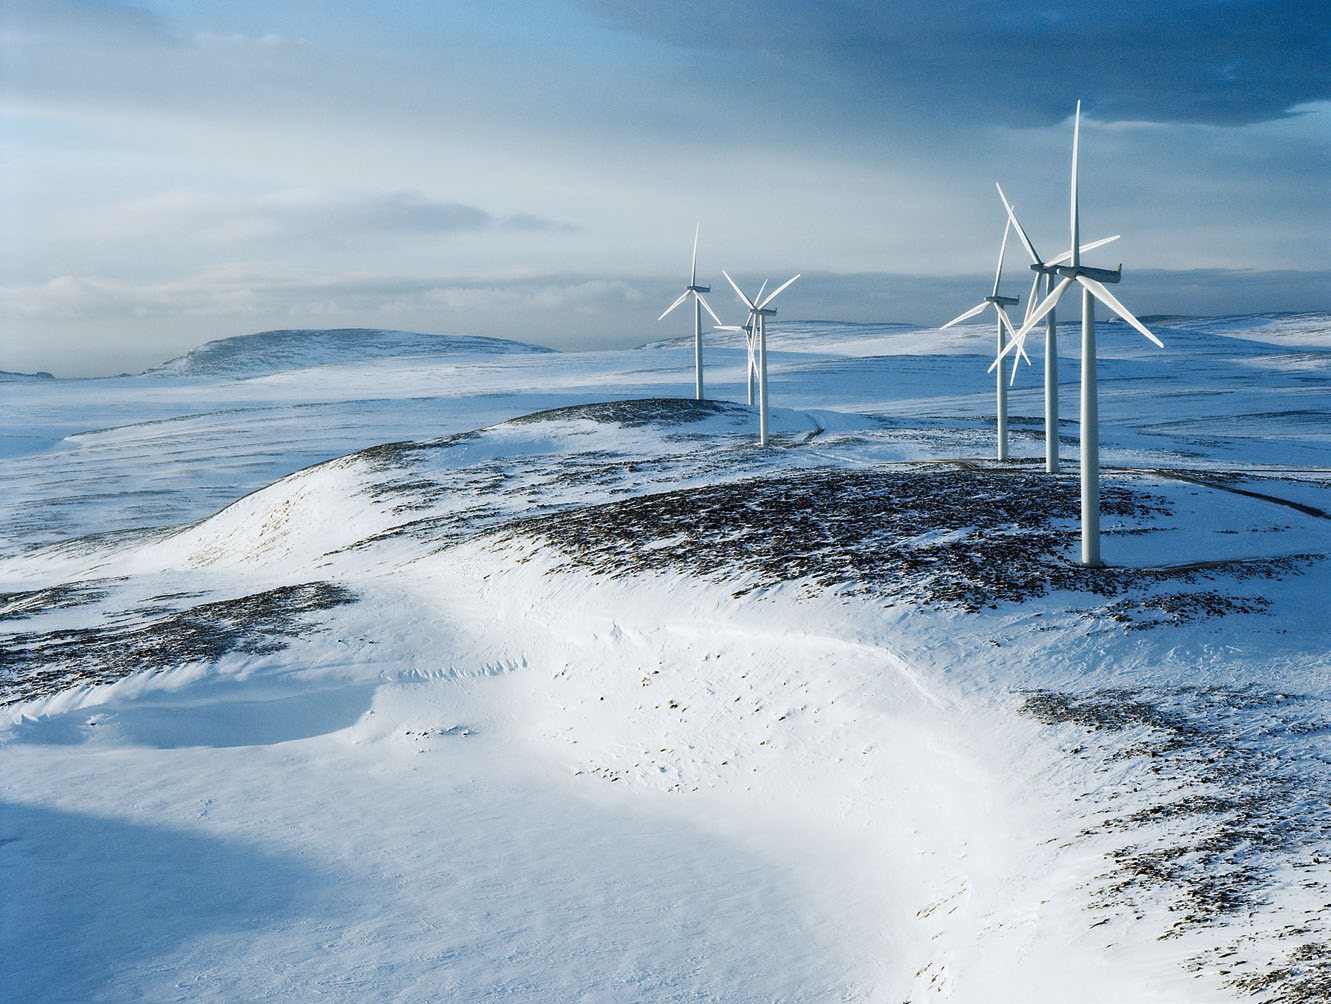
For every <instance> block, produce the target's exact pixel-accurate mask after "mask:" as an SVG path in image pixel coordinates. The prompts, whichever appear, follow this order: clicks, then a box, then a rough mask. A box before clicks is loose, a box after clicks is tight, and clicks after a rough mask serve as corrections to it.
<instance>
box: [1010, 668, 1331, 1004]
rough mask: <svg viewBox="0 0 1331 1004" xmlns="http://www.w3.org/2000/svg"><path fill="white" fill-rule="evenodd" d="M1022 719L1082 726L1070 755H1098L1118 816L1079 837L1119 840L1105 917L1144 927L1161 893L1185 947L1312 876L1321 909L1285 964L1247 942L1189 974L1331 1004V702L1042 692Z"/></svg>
mask: <svg viewBox="0 0 1331 1004" xmlns="http://www.w3.org/2000/svg"><path fill="white" fill-rule="evenodd" d="M1021 711H1022V713H1024V714H1026V715H1029V716H1030V717H1032V718H1035V719H1036V720H1037V721H1040V722H1043V723H1045V724H1046V725H1060V724H1066V725H1073V726H1076V727H1077V728H1079V729H1080V730H1082V732H1081V735H1080V737H1079V738H1078V739H1077V740H1076V742H1075V744H1073V747H1072V748H1069V749H1068V750H1067V751H1066V752H1067V753H1068V754H1069V755H1081V756H1083V757H1093V754H1092V753H1090V752H1088V744H1089V745H1091V746H1095V747H1097V748H1096V749H1095V750H1094V753H1095V754H1098V755H1099V761H1100V762H1099V763H1098V765H1097V766H1096V770H1097V772H1099V773H1100V774H1101V775H1102V776H1104V777H1105V778H1106V780H1105V782H1104V784H1103V786H1102V787H1100V788H1098V789H1097V790H1096V792H1095V797H1096V801H1097V802H1100V803H1101V804H1105V805H1109V806H1111V808H1110V810H1109V811H1108V812H1107V813H1106V814H1105V816H1104V818H1102V819H1101V820H1100V821H1099V823H1098V824H1097V825H1095V826H1092V827H1089V828H1087V829H1086V830H1084V831H1083V832H1082V834H1081V835H1082V836H1083V837H1089V836H1091V835H1095V834H1109V835H1114V836H1115V837H1117V838H1118V839H1119V842H1118V843H1117V844H1116V845H1115V847H1114V848H1113V849H1112V850H1110V851H1109V852H1108V853H1107V855H1106V857H1107V859H1108V860H1109V862H1110V869H1109V871H1108V872H1106V873H1105V874H1103V875H1101V876H1099V877H1098V880H1099V881H1100V883H1101V885H1100V887H1099V889H1098V890H1097V893H1096V896H1095V899H1094V900H1093V905H1094V906H1095V907H1096V908H1097V909H1101V910H1106V911H1108V910H1115V909H1130V910H1135V911H1138V912H1137V916H1138V918H1139V919H1140V918H1141V917H1142V916H1143V915H1144V914H1143V913H1142V912H1141V905H1142V903H1143V902H1144V901H1145V900H1146V899H1147V898H1150V897H1156V896H1163V897H1164V898H1165V900H1166V903H1167V907H1168V910H1169V911H1170V913H1171V914H1172V915H1173V916H1174V917H1175V918H1176V919H1175V920H1174V921H1173V923H1172V924H1171V925H1170V926H1169V927H1168V928H1167V929H1166V930H1165V931H1163V932H1162V933H1161V935H1160V937H1161V938H1171V937H1177V936H1179V935H1182V934H1184V933H1187V932H1189V931H1193V930H1198V929H1216V928H1225V927H1230V926H1231V925H1242V924H1244V923H1245V922H1247V921H1248V920H1250V918H1252V917H1254V916H1256V915H1258V914H1259V913H1260V912H1261V911H1262V910H1264V909H1270V908H1271V907H1272V903H1273V901H1274V899H1275V898H1276V897H1278V896H1279V895H1281V888H1280V887H1281V883H1282V881H1285V880H1284V878H1283V876H1284V875H1287V874H1288V872H1289V870H1290V869H1293V870H1294V871H1295V872H1302V873H1303V874H1305V875H1306V876H1307V877H1306V878H1303V879H1302V880H1301V881H1300V882H1299V883H1298V885H1299V888H1300V890H1301V891H1302V893H1303V894H1304V895H1307V896H1311V897H1314V902H1313V905H1314V906H1315V909H1314V910H1312V911H1308V913H1311V914H1312V916H1311V917H1308V916H1303V917H1300V918H1299V919H1300V920H1301V921H1302V923H1300V924H1288V925H1286V926H1285V927H1283V928H1282V929H1281V930H1280V931H1279V932H1277V937H1278V938H1280V939H1283V940H1287V941H1289V940H1292V941H1296V942H1298V944H1297V945H1295V947H1294V948H1293V949H1291V950H1290V952H1289V954H1288V956H1285V957H1281V958H1265V959H1263V958H1262V957H1261V954H1260V953H1263V952H1264V953H1265V954H1266V955H1267V956H1269V955H1270V948H1269V942H1263V941H1262V940H1261V939H1259V938H1257V937H1254V936H1248V937H1245V938H1241V939H1240V940H1239V941H1237V942H1235V944H1234V945H1231V946H1229V947H1230V949H1231V950H1230V951H1227V952H1222V950H1221V949H1215V950H1214V951H1212V952H1208V953H1205V954H1204V955H1201V956H1198V957H1196V958H1195V959H1194V960H1192V968H1194V969H1202V968H1208V969H1213V970H1215V971H1216V972H1218V973H1219V975H1221V976H1222V977H1225V978H1226V979H1229V980H1230V981H1231V985H1232V986H1234V987H1235V988H1236V989H1239V990H1242V991H1244V992H1246V993H1251V994H1258V993H1265V992H1272V991H1275V990H1278V991H1279V992H1280V996H1278V997H1276V998H1275V999H1278V1000H1281V1001H1300V1002H1303V1001H1322V1000H1328V999H1331V998H1329V997H1327V996H1326V991H1327V989H1328V986H1329V985H1331V984H1328V980H1331V961H1328V957H1327V955H1326V953H1325V948H1326V945H1325V941H1326V939H1327V938H1328V937H1329V936H1331V927H1328V921H1331V888H1328V884H1327V882H1326V880H1325V877H1324V876H1325V875H1326V873H1327V870H1328V869H1327V867H1326V865H1327V864H1328V862H1329V861H1331V851H1329V850H1328V848H1329V847H1331V780H1329V778H1331V755H1329V752H1331V751H1328V749H1327V747H1326V735H1327V733H1328V730H1331V700H1328V699H1326V698H1316V697H1308V696H1300V695H1291V694H1285V693H1276V692H1272V691H1269V690H1263V689H1261V688H1257V687H1248V688H1230V687H1177V688H1168V689H1126V688H1123V689H1104V690H1096V691H1093V692H1090V693H1086V694H1069V693H1061V692H1055V691H1048V690H1039V691H1034V692H1031V693H1029V694H1028V695H1027V696H1026V700H1025V703H1024V704H1023V705H1022V707H1021ZM1093 762H1094V760H1093ZM1125 766H1127V767H1129V768H1131V769H1128V770H1125V769H1124V768H1125ZM1111 777H1112V778H1113V779H1114V780H1112V781H1111V780H1109V778H1111ZM1088 794H1089V793H1088ZM1262 944H1267V945H1268V947H1267V948H1265V949H1263V948H1262V947H1261V946H1262ZM1240 949H1242V950H1243V951H1242V954H1243V955H1244V956H1246V958H1245V959H1244V960H1243V966H1244V968H1243V969H1241V970H1239V969H1236V968H1235V967H1236V965H1237V964H1238V963H1236V962H1235V957H1236V954H1237V953H1239V951H1240ZM1239 974H1245V975H1239Z"/></svg>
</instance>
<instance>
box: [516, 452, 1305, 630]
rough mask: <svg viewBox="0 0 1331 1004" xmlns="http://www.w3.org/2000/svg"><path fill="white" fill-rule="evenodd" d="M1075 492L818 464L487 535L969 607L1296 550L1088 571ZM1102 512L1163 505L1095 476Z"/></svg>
mask: <svg viewBox="0 0 1331 1004" xmlns="http://www.w3.org/2000/svg"><path fill="white" fill-rule="evenodd" d="M1079 499H1080V496H1079V489H1078V486H1077V482H1076V480H1075V478H1074V477H1073V476H1071V475H1068V476H1065V477H1060V478H1057V479H1051V478H1049V477H1048V476H1047V475H1045V474H1044V473H1042V472H1036V471H1032V472H1024V471H1012V470H989V469H986V468H983V467H979V466H975V465H968V464H959V465H957V466H955V467H947V466H942V465H930V466H929V467H927V468H917V469H907V470H849V471H848V470H844V469H834V470H818V471H813V472H799V473H794V474H782V475H780V476H776V477H765V478H760V479H748V480H741V481H734V482H730V483H727V484H717V485H705V486H701V487H696V488H687V489H680V490H676V491H669V492H664V493H660V494H653V495H646V496H639V497H634V498H628V499H623V500H620V501H615V502H609V503H605V504H601V505H595V506H587V507H582V508H577V509H569V510H566V511H561V512H556V513H553V514H550V515H546V516H540V517H536V518H533V519H528V520H523V521H520V522H517V523H514V524H513V525H511V526H510V527H508V528H505V529H503V530H501V531H499V536H498V539H499V541H500V542H503V543H507V544H513V545H520V544H521V542H522V541H523V539H524V538H526V539H528V540H530V539H533V538H534V539H535V540H537V541H540V542H543V543H545V544H548V545H550V546H551V547H553V548H555V549H556V550H557V551H558V553H559V554H561V555H562V556H563V557H564V558H565V561H566V564H565V565H564V566H561V567H569V568H576V569H581V570H586V571H590V572H593V573H596V574H602V575H608V576H611V577H621V576H628V575H638V574H647V573H656V572H665V571H681V572H687V573H690V574H692V575H695V576H698V577H702V578H708V579H712V580H714V581H721V580H736V579H738V580H740V581H741V582H742V585H740V586H739V588H738V589H737V590H736V593H735V595H737V596H738V595H742V594H744V593H748V592H751V591H753V590H756V589H761V588H764V587H768V586H773V585H777V584H780V583H785V582H802V583H803V584H804V585H805V586H806V587H807V588H808V589H809V590H810V592H816V591H818V590H823V589H835V590H837V591H839V592H841V593H844V594H854V595H863V594H867V595H878V596H885V597H890V598H892V599H893V600H904V601H906V602H911V603H915V604H918V605H923V606H929V605H941V606H948V607H953V608H960V609H962V610H967V611H972V612H973V611H978V610H981V609H984V608H992V607H996V606H997V605H998V604H999V603H1020V602H1023V601H1025V600H1028V599H1031V598H1033V597H1039V596H1043V595H1046V594H1048V593H1050V592H1052V591H1055V590H1073V591H1079V592H1089V593H1092V594H1096V595H1100V596H1104V597H1117V596H1122V595H1123V594H1125V593H1127V592H1128V591H1129V590H1133V591H1134V592H1138V593H1146V594H1150V593H1152V591H1156V592H1158V591H1159V590H1158V587H1159V584H1160V583H1162V582H1166V581H1168V582H1174V583H1196V582H1198V581H1201V580H1211V579H1215V578H1219V577H1220V576H1222V575H1229V576H1232V577H1235V578H1240V579H1242V578H1245V577H1247V578H1251V577H1265V578H1272V577H1278V576H1279V575H1282V574H1285V573H1287V572H1294V571H1297V570H1298V567H1299V563H1298V561H1295V560H1286V561H1284V562H1281V561H1264V562H1257V563H1253V562H1233V563H1229V564H1228V565H1224V564H1216V565H1208V566H1204V567H1203V566H1189V567H1184V568H1178V569H1154V570H1148V569H1130V568H1101V569H1087V568H1084V567H1082V566H1081V565H1079V564H1077V563H1075V561H1074V560H1073V559H1074V558H1075V555H1076V546H1077V542H1078V540H1079V531H1078V529H1077V523H1076V520H1077V518H1078V515H1079V511H1080V510H1079V505H1080V502H1079ZM1101 511H1102V513H1103V514H1104V516H1105V517H1107V518H1109V519H1111V520H1112V519H1118V520H1122V521H1137V522H1147V523H1149V521H1151V520H1152V519H1153V518H1154V517H1157V516H1165V515H1169V513H1170V509H1169V504H1168V502H1167V501H1166V500H1165V499H1163V498H1161V497H1159V496H1155V495H1151V494H1148V493H1146V492H1142V491H1139V490H1135V489H1130V488H1126V487H1121V486H1117V485H1105V486H1103V490H1102V495H1101ZM1259 609H1265V607H1264V606H1263V604H1262V602H1261V601H1258V600H1238V599H1232V598H1228V599H1227V598H1224V597H1223V596H1222V595H1221V594H1219V593H1215V592H1214V591H1212V593H1211V594H1201V593H1198V594H1192V593H1178V592H1176V593H1173V594H1169V595H1160V596H1151V595H1147V596H1145V597H1137V598H1134V599H1132V600H1130V601H1129V600H1122V601H1120V602H1119V603H1118V604H1116V605H1115V606H1114V607H1113V609H1112V615H1113V616H1114V617H1115V618H1116V619H1117V620H1119V621H1120V622H1123V623H1130V622H1131V623H1135V622H1137V621H1138V620H1140V621H1141V622H1142V624H1143V626H1148V627H1152V626H1158V625H1161V624H1181V623H1186V622H1188V621H1190V620H1193V619H1196V618H1199V617H1205V616H1213V615H1218V614H1223V613H1232V612H1238V611H1240V610H1243V611H1252V610H1259Z"/></svg>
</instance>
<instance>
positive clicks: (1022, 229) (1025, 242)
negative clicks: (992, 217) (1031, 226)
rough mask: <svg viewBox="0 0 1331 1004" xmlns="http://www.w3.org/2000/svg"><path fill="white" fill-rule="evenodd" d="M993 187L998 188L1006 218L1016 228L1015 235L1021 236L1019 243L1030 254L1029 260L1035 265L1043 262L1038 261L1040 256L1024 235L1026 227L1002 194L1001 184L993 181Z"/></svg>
mask: <svg viewBox="0 0 1331 1004" xmlns="http://www.w3.org/2000/svg"><path fill="white" fill-rule="evenodd" d="M994 187H995V188H997V189H998V197H999V198H1000V199H1002V200H1003V208H1004V209H1006V210H1007V215H1008V219H1009V220H1011V221H1012V225H1013V226H1014V227H1016V228H1017V236H1018V237H1020V238H1021V243H1022V244H1023V245H1024V246H1025V248H1026V253H1027V254H1028V255H1030V256H1031V262H1032V263H1033V264H1036V265H1040V264H1043V262H1041V261H1040V256H1039V255H1038V254H1036V253H1035V245H1034V244H1032V243H1031V239H1030V238H1029V237H1027V236H1026V228H1025V227H1023V226H1022V225H1021V221H1020V220H1018V219H1017V214H1016V212H1015V211H1014V210H1013V208H1012V203H1010V202H1008V200H1007V196H1006V195H1004V194H1003V186H1002V185H1000V184H999V183H998V182H996V181H995V182H994Z"/></svg>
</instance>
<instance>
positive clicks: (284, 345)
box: [147, 328, 553, 377]
mask: <svg viewBox="0 0 1331 1004" xmlns="http://www.w3.org/2000/svg"><path fill="white" fill-rule="evenodd" d="M551 351H553V350H552V349H547V348H545V347H543V346H540V345H530V344H528V343H526V342H514V341H509V340H508V339H505V338H486V337H482V336H472V335H429V334H424V333H422V332H417V331H394V330H388V329H381V328H289V329H278V330H274V331H260V332H256V333H255V334H252V335H237V336H235V337H233V338H221V339H218V340H216V341H212V342H206V343H204V344H203V345H200V346H199V347H198V348H197V349H192V350H191V351H189V352H187V353H185V354H184V355H183V356H177V357H176V358H174V359H170V360H168V361H166V362H164V363H162V365H160V366H155V367H153V368H152V369H150V370H148V371H147V372H148V373H150V374H162V375H171V376H236V377H244V376H261V375H263V374H267V373H280V372H282V371H284V370H294V369H305V368H307V367H310V366H322V365H325V364H328V363H338V362H348V361H352V360H356V359H390V358H395V357H398V358H400V357H413V356H422V357H424V356H447V355H507V354H517V353H521V354H526V353H535V352H551Z"/></svg>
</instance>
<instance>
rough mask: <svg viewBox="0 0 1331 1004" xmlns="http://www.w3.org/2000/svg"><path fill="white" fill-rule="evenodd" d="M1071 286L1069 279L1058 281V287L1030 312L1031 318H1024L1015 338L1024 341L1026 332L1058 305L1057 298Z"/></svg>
mask: <svg viewBox="0 0 1331 1004" xmlns="http://www.w3.org/2000/svg"><path fill="white" fill-rule="evenodd" d="M1071 285H1072V280H1071V279H1060V280H1059V283H1058V285H1057V286H1055V287H1054V288H1053V289H1051V290H1050V291H1049V295H1048V296H1046V297H1045V298H1044V299H1043V300H1041V301H1040V305H1039V306H1038V307H1036V308H1035V309H1034V310H1032V311H1031V316H1030V317H1028V318H1026V322H1025V323H1024V324H1022V326H1021V330H1020V331H1018V332H1017V337H1018V338H1023V339H1024V338H1025V337H1026V334H1027V332H1029V331H1030V330H1031V328H1033V327H1035V325H1036V323H1037V322H1039V320H1040V319H1041V318H1042V317H1044V315H1045V314H1047V313H1049V311H1051V310H1053V309H1054V305H1055V304H1056V303H1058V298H1059V297H1061V296H1062V295H1063V294H1064V293H1066V292H1067V289H1068V287H1069V286H1071Z"/></svg>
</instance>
